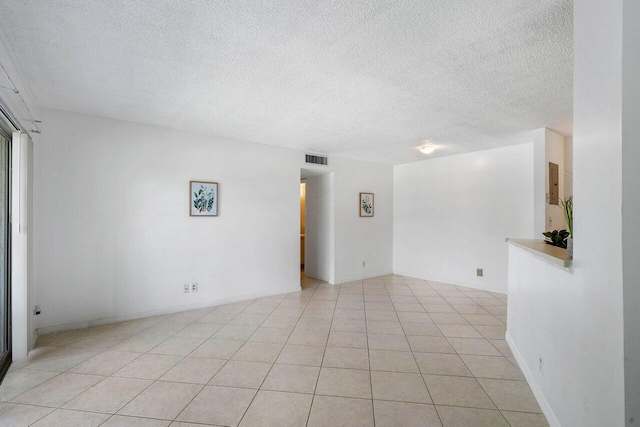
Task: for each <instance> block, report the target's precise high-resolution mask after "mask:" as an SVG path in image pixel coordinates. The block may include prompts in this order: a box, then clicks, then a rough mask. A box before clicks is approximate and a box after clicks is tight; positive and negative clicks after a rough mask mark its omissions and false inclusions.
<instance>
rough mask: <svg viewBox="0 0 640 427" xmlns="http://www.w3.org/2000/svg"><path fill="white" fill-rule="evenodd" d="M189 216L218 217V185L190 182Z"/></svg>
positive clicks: (214, 183) (215, 183)
mask: <svg viewBox="0 0 640 427" xmlns="http://www.w3.org/2000/svg"><path fill="white" fill-rule="evenodd" d="M189 193H190V194H191V195H190V197H189V199H190V202H189V215H190V216H218V183H217V182H205V181H189Z"/></svg>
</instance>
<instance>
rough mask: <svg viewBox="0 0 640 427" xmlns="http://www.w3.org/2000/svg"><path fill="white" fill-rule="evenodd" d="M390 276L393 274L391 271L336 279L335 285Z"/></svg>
mask: <svg viewBox="0 0 640 427" xmlns="http://www.w3.org/2000/svg"><path fill="white" fill-rule="evenodd" d="M389 274H392V272H391V270H387V271H383V272H376V273H366V274H362V275H358V276H354V277H348V278H340V279H336V283H335V284H336V285H339V284H342V283H349V282H355V281H356V280H365V279H371V278H372V277H380V276H387V275H389Z"/></svg>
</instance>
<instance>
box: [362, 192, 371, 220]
mask: <svg viewBox="0 0 640 427" xmlns="http://www.w3.org/2000/svg"><path fill="white" fill-rule="evenodd" d="M360 216H363V217H372V216H373V193H360Z"/></svg>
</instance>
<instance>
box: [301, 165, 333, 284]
mask: <svg viewBox="0 0 640 427" xmlns="http://www.w3.org/2000/svg"><path fill="white" fill-rule="evenodd" d="M334 181H335V180H334V174H333V173H328V174H325V175H320V176H313V177H309V178H307V179H306V183H307V198H306V210H307V214H306V215H307V223H306V236H305V264H304V270H305V274H306V275H307V276H308V277H312V278H315V279H320V280H324V281H325V282H329V283H334V281H335V248H334V246H333V245H332V242H333V239H332V236H333V235H334V233H335V231H334V224H335V220H334V218H333V215H334V207H333V205H334V201H333V193H334V185H335V183H334Z"/></svg>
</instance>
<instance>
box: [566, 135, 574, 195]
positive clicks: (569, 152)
mask: <svg viewBox="0 0 640 427" xmlns="http://www.w3.org/2000/svg"><path fill="white" fill-rule="evenodd" d="M564 170H565V173H564V196H565V197H569V196H573V136H567V137H566V138H565V139H564Z"/></svg>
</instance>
